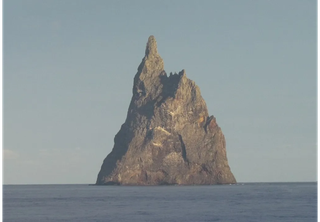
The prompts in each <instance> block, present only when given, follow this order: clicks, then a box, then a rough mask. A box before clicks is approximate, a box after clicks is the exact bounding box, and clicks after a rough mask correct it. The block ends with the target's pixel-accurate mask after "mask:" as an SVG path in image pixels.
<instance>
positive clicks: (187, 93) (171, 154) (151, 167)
mask: <svg viewBox="0 0 320 222" xmlns="http://www.w3.org/2000/svg"><path fill="white" fill-rule="evenodd" d="M132 94H133V95H132V99H131V103H130V106H129V109H128V113H127V118H126V120H125V122H124V124H122V126H121V129H120V131H119V132H118V133H117V134H116V136H115V138H114V147H113V149H112V151H111V153H110V154H109V155H108V156H107V157H106V158H105V159H104V161H103V164H102V166H101V170H100V172H99V174H98V178H97V181H96V184H97V185H209V184H230V183H236V179H235V177H234V176H233V174H232V172H231V170H230V167H229V164H228V160H227V154H226V142H225V137H224V135H223V133H222V131H221V128H220V127H219V126H218V124H217V122H216V118H215V117H214V116H209V114H208V109H207V105H206V103H205V101H204V100H203V98H202V96H201V93H200V89H199V87H198V86H197V85H196V84H195V82H194V81H192V80H190V79H188V78H187V75H186V72H185V70H182V71H181V72H179V73H178V74H170V75H169V76H168V75H167V74H166V72H165V71H164V64H163V60H162V58H161V57H160V55H159V54H158V50H157V42H156V39H155V37H154V36H150V37H149V39H148V43H147V46H146V50H145V56H144V58H143V59H142V62H141V64H140V65H139V67H138V72H137V73H136V75H135V77H134V83H133V89H132Z"/></svg>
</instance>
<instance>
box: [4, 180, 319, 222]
mask: <svg viewBox="0 0 320 222" xmlns="http://www.w3.org/2000/svg"><path fill="white" fill-rule="evenodd" d="M3 221H14V222H19V221H24V222H27V221H30V222H31V221H32V222H35V221H41V222H42V221H119V222H121V221H133V222H135V221H137V222H138V221H139V222H140V221H148V222H149V221H156V222H157V221H159V222H160V221H165V222H167V221H179V222H181V221H185V222H195V221H227V222H231V221H237V222H250V221H262V222H263V221H266V222H273V221H288V222H289V221H290V222H294V221H297V222H298V221H299V222H301V221H303V222H311V221H312V222H314V221H317V184H316V183H250V184H241V183H240V184H237V185H220V186H218V185H217V186H156V187H131V186H129V187H126V186H89V185H4V186H3Z"/></svg>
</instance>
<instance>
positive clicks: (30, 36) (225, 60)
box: [3, 0, 317, 184]
mask: <svg viewBox="0 0 320 222" xmlns="http://www.w3.org/2000/svg"><path fill="white" fill-rule="evenodd" d="M150 35H154V36H155V38H156V40H157V44H158V52H159V54H160V55H161V57H162V58H163V60H164V65H165V70H166V72H167V73H170V72H179V71H181V70H182V69H185V70H186V74H187V77H188V78H190V79H192V80H194V81H195V82H196V84H197V85H198V86H199V87H200V90H201V94H202V96H203V98H204V100H205V101H206V103H207V106H208V111H209V115H214V116H215V117H216V120H217V123H218V124H219V126H220V127H221V129H222V131H223V133H224V135H225V137H226V144H227V156H228V161H229V165H230V167H231V171H232V172H233V174H234V175H235V177H236V179H237V181H238V182H303V181H317V1H315V0H304V1H301V0H281V1H279V0H263V1H256V0H242V1H237V0H228V1H217V0H214V1H212V0H201V1H192V0H189V1H188V0H175V1H171V0H170V1H168V0H167V1H150V0H136V1H130V0H126V1H125V0H122V1H116V0H114V1H111V0H108V1H107V0H91V1H88V0H68V1H62V0H61V1H56V0H46V1H44V0H4V1H3V183H4V184H93V183H95V181H96V178H97V174H98V172H99V170H100V167H101V165H102V161H103V159H104V158H105V157H106V156H107V155H108V154H109V153H110V152H111V150H112V148H113V145H114V141H113V139H114V136H115V135H116V133H117V132H118V131H119V130H120V127H121V124H123V123H124V121H125V118H126V114H127V110H128V107H129V103H130V100H131V96H132V86H133V78H134V75H135V74H136V72H137V68H138V66H139V64H140V62H141V60H142V58H143V56H144V51H145V46H146V43H147V40H148V37H149V36H150Z"/></svg>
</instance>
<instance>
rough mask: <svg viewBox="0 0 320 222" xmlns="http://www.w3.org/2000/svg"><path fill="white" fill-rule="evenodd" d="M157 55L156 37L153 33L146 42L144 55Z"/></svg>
mask: <svg viewBox="0 0 320 222" xmlns="http://www.w3.org/2000/svg"><path fill="white" fill-rule="evenodd" d="M157 55H158V49H157V41H156V38H155V37H154V36H153V35H150V37H149V39H148V42H147V47H146V53H145V57H149V56H150V57H152V56H157Z"/></svg>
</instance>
